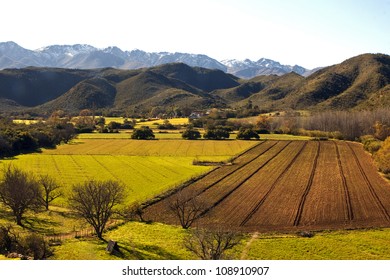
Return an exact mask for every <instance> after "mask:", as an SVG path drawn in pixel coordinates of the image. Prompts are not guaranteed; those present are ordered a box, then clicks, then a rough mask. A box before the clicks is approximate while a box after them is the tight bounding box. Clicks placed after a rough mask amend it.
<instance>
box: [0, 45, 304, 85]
mask: <svg viewBox="0 0 390 280" xmlns="http://www.w3.org/2000/svg"><path fill="white" fill-rule="evenodd" d="M175 62H178V63H179V62H181V63H185V64H187V65H189V66H193V67H203V68H209V69H219V70H222V71H224V72H226V73H230V74H233V75H235V76H237V77H240V78H243V79H250V78H253V77H255V76H258V75H274V74H276V75H284V74H286V73H289V72H292V71H294V72H296V73H298V74H300V75H306V74H307V73H309V71H310V70H308V69H305V68H303V67H301V66H299V65H294V66H290V65H282V64H280V63H279V62H277V61H274V60H271V59H266V58H261V59H259V60H258V61H251V60H249V59H246V60H243V61H240V60H236V59H230V60H223V61H218V60H216V59H213V58H211V57H209V56H207V55H204V54H189V53H180V52H175V53H171V52H145V51H142V50H138V49H135V50H132V51H123V50H121V49H120V48H118V47H116V46H110V47H107V48H103V49H99V48H96V47H93V46H91V45H87V44H75V45H50V46H46V47H42V48H39V49H37V50H28V49H25V48H23V47H21V46H19V45H18V44H16V43H15V42H11V41H10V42H3V43H0V69H6V68H24V67H28V66H36V67H58V68H79V69H94V68H104V67H115V68H118V69H138V68H144V67H153V66H158V65H162V64H167V63H175Z"/></svg>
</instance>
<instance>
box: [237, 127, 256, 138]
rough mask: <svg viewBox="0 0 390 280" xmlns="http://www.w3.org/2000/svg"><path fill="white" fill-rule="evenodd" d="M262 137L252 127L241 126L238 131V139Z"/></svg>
mask: <svg viewBox="0 0 390 280" xmlns="http://www.w3.org/2000/svg"><path fill="white" fill-rule="evenodd" d="M252 138H255V139H260V136H259V134H257V132H256V131H254V130H253V129H251V128H240V130H239V131H238V133H237V139H244V140H249V139H252Z"/></svg>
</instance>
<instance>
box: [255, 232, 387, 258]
mask: <svg viewBox="0 0 390 280" xmlns="http://www.w3.org/2000/svg"><path fill="white" fill-rule="evenodd" d="M247 258H248V259H256V260H261V259H262V260H389V259H390V229H368V230H349V231H331V232H321V233H317V234H316V235H315V236H314V237H312V238H303V237H297V236H296V235H266V234H265V235H259V237H258V238H256V239H255V240H254V241H253V242H252V243H251V245H250V248H249V250H248V254H247Z"/></svg>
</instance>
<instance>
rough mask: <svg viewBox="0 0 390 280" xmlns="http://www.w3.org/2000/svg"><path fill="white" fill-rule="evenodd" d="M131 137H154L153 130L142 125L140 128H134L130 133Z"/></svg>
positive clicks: (147, 138) (146, 138)
mask: <svg viewBox="0 0 390 280" xmlns="http://www.w3.org/2000/svg"><path fill="white" fill-rule="evenodd" d="M131 139H138V140H140V139H144V140H150V139H154V133H153V130H151V129H150V128H149V127H148V126H142V127H141V128H136V129H134V131H133V134H132V135H131Z"/></svg>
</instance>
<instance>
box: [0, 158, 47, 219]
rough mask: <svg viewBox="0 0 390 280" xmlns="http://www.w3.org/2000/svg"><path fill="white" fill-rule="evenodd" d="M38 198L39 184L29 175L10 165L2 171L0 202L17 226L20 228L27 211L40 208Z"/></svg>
mask: <svg viewBox="0 0 390 280" xmlns="http://www.w3.org/2000/svg"><path fill="white" fill-rule="evenodd" d="M40 197H41V192H40V188H39V184H38V182H37V180H36V179H35V178H34V177H33V176H32V175H31V174H29V173H27V172H24V171H22V170H20V169H18V168H16V167H13V166H11V165H10V166H8V167H6V168H5V169H4V171H3V180H2V181H1V182H0V200H1V201H2V202H3V204H4V205H5V206H7V207H9V208H10V209H11V210H12V212H13V215H14V216H15V220H16V223H17V224H18V225H20V226H22V219H23V216H24V214H25V213H26V211H27V210H29V209H30V210H36V209H38V208H39V207H40V206H41V201H40Z"/></svg>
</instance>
